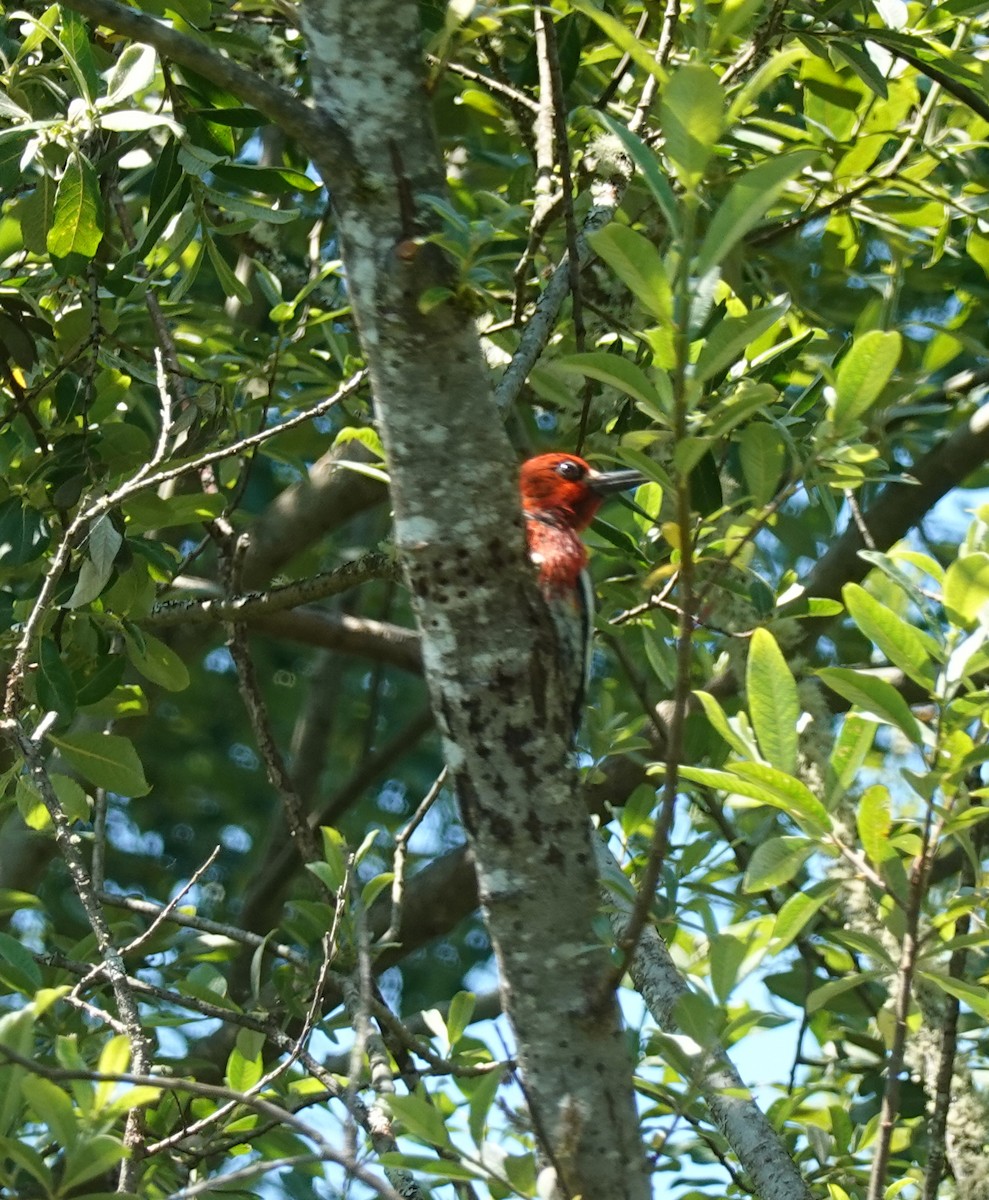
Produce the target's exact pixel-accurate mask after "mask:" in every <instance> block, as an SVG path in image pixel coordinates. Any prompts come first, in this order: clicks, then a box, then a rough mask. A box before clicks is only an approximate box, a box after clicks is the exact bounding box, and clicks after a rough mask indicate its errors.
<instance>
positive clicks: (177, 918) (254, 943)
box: [99, 892, 309, 967]
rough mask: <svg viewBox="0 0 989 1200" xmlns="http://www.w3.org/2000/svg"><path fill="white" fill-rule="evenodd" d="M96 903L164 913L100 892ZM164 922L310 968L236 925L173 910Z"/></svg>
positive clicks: (131, 899)
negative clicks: (268, 952) (214, 936)
mask: <svg viewBox="0 0 989 1200" xmlns="http://www.w3.org/2000/svg"><path fill="white" fill-rule="evenodd" d="M99 899H100V900H101V901H102V903H103V904H108V905H110V906H111V907H113V908H124V909H127V910H128V911H129V912H135V913H141V914H142V915H143V916H147V917H153V918H155V920H157V919H158V918H159V917H160V916H162V915H163V914H164V912H165V910H164V908H163V907H162V906H161V905H158V904H153V903H151V902H150V901H147V900H138V899H135V898H134V897H133V896H118V895H116V893H114V892H100V893H99ZM165 919H166V920H167V921H168V922H169V924H172V925H181V926H182V927H183V928H185V929H195V930H197V931H198V932H199V933H212V934H215V935H217V936H218V937H225V938H229V939H230V940H231V941H233V942H240V943H242V944H243V945H245V946H250V947H252V948H253V949H255V950H259V949H261V948H262V947H263V948H264V949H265V950H269V951H270V952H271V953H272V954H273V955H275V957H277V958H282V959H284V960H285V961H286V962H290V963H292V965H293V966H296V967H306V966H308V965H309V960H308V959H307V958H306V957H305V955H302V954H299V952H298V951H297V950H293V949H292V947H291V946H286V945H285V944H284V943H283V942H270V941H268V939H267V938H263V937H261V936H260V935H258V934H256V933H251V932H250V931H249V930H247V929H240V928H238V927H237V926H236V925H227V924H225V923H224V922H222V921H213V920H210V919H209V918H208V917H199V916H193V915H192V914H191V913H182V912H176V911H175V910H174V909H172V911H170V912H169V913H168V915H167V917H166V918H165Z"/></svg>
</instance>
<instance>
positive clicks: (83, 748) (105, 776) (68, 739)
mask: <svg viewBox="0 0 989 1200" xmlns="http://www.w3.org/2000/svg"><path fill="white" fill-rule="evenodd" d="M48 740H49V741H50V742H51V743H52V745H53V746H55V747H57V748H58V750H60V751H61V753H62V756H63V757H64V758H65V761H66V762H67V763H69V764H70V766H72V767H74V768H75V770H77V771H78V772H79V774H80V775H82V776H83V778H84V779H88V780H89V782H90V783H94V784H95V785H96V786H97V787H102V788H106V789H107V790H108V791H111V792H118V793H119V794H120V795H122V796H146V795H147V793H148V792H149V791H151V788H150V786H149V785H148V781H147V780H146V779H145V778H144V768H143V767H142V766H141V760H140V759H139V758H138V756H137V751H136V750H135V749H134V746H133V744H132V743H131V742H130V741H129V740H128V739H127V738H125V737H120V736H119V734H115V733H73V734H66V735H65V736H64V737H55V736H54V735H52V734H49V735H48Z"/></svg>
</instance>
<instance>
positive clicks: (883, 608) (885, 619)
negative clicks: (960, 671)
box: [841, 583, 934, 690]
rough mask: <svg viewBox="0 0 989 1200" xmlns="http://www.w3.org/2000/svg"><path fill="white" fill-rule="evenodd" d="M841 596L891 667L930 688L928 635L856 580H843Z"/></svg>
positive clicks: (930, 667) (931, 678) (931, 671)
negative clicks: (854, 581)
mask: <svg viewBox="0 0 989 1200" xmlns="http://www.w3.org/2000/svg"><path fill="white" fill-rule="evenodd" d="M841 597H842V599H843V600H844V602H845V607H846V608H847V609H848V615H849V616H850V617H851V618H852V620H853V621H854V622H855V624H856V625H857V626H858V627H859V629H861V631H862V632H863V633H864V634H865V636H866V637H867V638H868V639H869V641H870V642H874V643H875V644H876V646H878V647H879V649H880V650H881V651H882V653H883V654H885V655H886V657H887V658H888V659H889V661H890V662H891V663H892V664H893V666H894V667H899V668H900V670H901V671H902V672H903V673H904V675H908V676H909V677H910V678H911V679H912V680H913V681H914V682H915V683H919V684H920V686H921V687H922V688H924V689H926V690H929V689H930V687H931V686H932V684H933V682H934V671H933V669H932V665H931V655H930V648H929V639H927V638H926V637H925V636H924V634H922V633H920V632H919V631H918V630H917V629H915V628H914V627H913V626H912V625H908V624H907V623H906V621H904V620H903V618H902V617H900V616H898V615H897V614H896V613H895V612H893V610H892V609H891V608H890V607H889V606H888V605H886V604H881V603H880V602H879V601H878V600H877V599H876V598H875V597H874V596H871V595H870V594H869V593H868V592H867V591H866V590H865V588H863V587H859V585H858V584H857V583H849V584H846V585H845V587H844V588H843V589H842V592H841Z"/></svg>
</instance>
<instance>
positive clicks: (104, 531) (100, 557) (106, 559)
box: [88, 513, 124, 574]
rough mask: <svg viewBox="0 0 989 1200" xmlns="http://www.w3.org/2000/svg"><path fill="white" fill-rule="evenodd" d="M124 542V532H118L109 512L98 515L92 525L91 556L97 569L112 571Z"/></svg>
mask: <svg viewBox="0 0 989 1200" xmlns="http://www.w3.org/2000/svg"><path fill="white" fill-rule="evenodd" d="M123 543H124V538H123V534H121V533H120V532H118V530H117V528H116V527H115V525H114V524H113V521H112V520H111V519H110V516H109V514H107V513H104V514H103V516H102V517H97V519H96V520H95V521H93V523H92V524H91V525H90V527H89V542H88V550H89V557H90V558H91V559H92V560H93V564H94V566H95V567H96V568H97V570H99V571H104V570H105V571H106V573H107V574H109V573H110V568H111V567H112V566H113V560H114V559H115V558H116V557H117V551H118V550H119V549H120V547H121V546H122V545H123Z"/></svg>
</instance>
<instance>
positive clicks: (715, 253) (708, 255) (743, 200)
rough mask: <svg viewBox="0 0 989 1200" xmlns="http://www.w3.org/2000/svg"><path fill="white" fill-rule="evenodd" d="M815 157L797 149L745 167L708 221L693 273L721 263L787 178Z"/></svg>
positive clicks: (783, 185) (756, 222)
mask: <svg viewBox="0 0 989 1200" xmlns="http://www.w3.org/2000/svg"><path fill="white" fill-rule="evenodd" d="M817 157H818V151H816V150H798V151H796V152H795V153H793V154H784V155H781V156H780V157H779V158H768V159H766V160H765V161H764V162H761V163H759V165H758V166H755V167H751V168H749V169H748V170H747V171H746V172H745V173H744V174H743V176H742V178H741V179H739V180H738V182H737V183H735V184H734V185H733V187H732V189H731V191H730V192H729V193H728V195H727V196H726V197H725V199H724V201H723V203H722V204H721V207H720V208H719V209H718V211H717V212H716V213H715V214H714V217H713V218H712V220H711V224H710V226H709V227H708V231H707V233H706V234H705V235H704V240H703V242H702V243H701V248H700V252H699V254H698V256H697V274H698V275H706V274H707V273H708V271H710V270H711V268H712V267H716V266H717V265H718V264H719V263H722V262H724V260H725V258H726V257H727V256H728V253H729V252H730V251H731V249H732V248H733V247H734V245H735V244H736V242H738V241H740V240H741V238H743V237H745V235H746V234H747V233H748V232H749V230H750V229H752V228H754V226H755V225H757V224H758V222H759V221H761V220H762V218H763V217H764V216H765V215H766V213H767V212H768V210H769V208H770V206H771V205H772V203H773V202H774V201H775V200H776V198H777V197H778V196H779V195H780V193H781V192H782V191H783V189H784V188H785V187H786V185H787V184H788V183H789V181H790V180H791V179H793V178H794V176H796V175H799V174H800V172H801V171H803V170H804V168H805V167H808V166H810V164H811V163H812V162H813V161H814V160H815V159H816V158H817Z"/></svg>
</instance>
